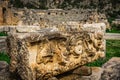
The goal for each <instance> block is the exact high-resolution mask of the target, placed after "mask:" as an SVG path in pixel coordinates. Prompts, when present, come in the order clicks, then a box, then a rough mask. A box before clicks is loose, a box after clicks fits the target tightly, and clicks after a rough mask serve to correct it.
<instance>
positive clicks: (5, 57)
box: [0, 52, 10, 63]
mask: <svg viewBox="0 0 120 80" xmlns="http://www.w3.org/2000/svg"><path fill="white" fill-rule="evenodd" d="M0 61H6V62H7V63H10V58H9V56H8V55H7V54H6V53H4V52H0Z"/></svg>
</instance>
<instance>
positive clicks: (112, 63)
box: [100, 57, 120, 80]
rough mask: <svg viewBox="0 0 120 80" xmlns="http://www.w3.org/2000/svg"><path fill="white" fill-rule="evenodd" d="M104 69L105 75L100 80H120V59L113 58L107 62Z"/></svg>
mask: <svg viewBox="0 0 120 80" xmlns="http://www.w3.org/2000/svg"><path fill="white" fill-rule="evenodd" d="M102 68H103V69H104V70H103V73H102V76H101V79H100V80H120V58H119V57H113V58H112V59H110V60H109V61H108V62H106V63H105V64H104V65H103V66H102Z"/></svg>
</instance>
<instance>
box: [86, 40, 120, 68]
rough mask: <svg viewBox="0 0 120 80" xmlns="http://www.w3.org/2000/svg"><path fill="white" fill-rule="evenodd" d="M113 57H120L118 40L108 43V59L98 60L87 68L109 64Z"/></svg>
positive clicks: (108, 41)
mask: <svg viewBox="0 0 120 80" xmlns="http://www.w3.org/2000/svg"><path fill="white" fill-rule="evenodd" d="M112 57H120V41H117V40H107V42H106V57H105V58H103V59H102V58H101V59H98V60H96V61H94V62H92V63H89V64H87V66H98V67H101V66H102V65H103V64H104V63H105V62H107V61H108V60H109V59H111V58H112Z"/></svg>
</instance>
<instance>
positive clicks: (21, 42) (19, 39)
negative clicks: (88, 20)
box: [7, 23, 106, 80]
mask: <svg viewBox="0 0 120 80" xmlns="http://www.w3.org/2000/svg"><path fill="white" fill-rule="evenodd" d="M76 24H77V23H76ZM89 25H91V26H90V27H89ZM105 26H106V25H105V24H103V23H101V24H100V23H99V24H98V25H97V23H96V24H87V25H81V26H80V25H74V23H69V25H61V26H56V27H45V28H42V29H40V30H39V31H36V32H34V33H12V34H10V35H9V36H8V41H7V42H8V51H9V55H10V57H11V62H10V67H9V70H10V71H11V72H13V73H14V72H16V70H17V73H18V74H19V75H20V76H21V78H22V79H23V80H36V79H38V80H41V79H42V80H44V79H48V78H51V77H53V76H56V75H58V74H62V73H64V72H66V71H70V70H72V69H75V68H77V67H79V66H81V65H84V64H86V63H89V62H92V61H94V60H96V59H98V58H100V57H104V56H105V53H104V52H105V40H104V32H105ZM87 27H88V28H87Z"/></svg>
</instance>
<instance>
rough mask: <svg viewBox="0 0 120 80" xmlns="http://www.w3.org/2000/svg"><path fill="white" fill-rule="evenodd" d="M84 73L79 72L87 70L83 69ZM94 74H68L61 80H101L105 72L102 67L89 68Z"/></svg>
mask: <svg viewBox="0 0 120 80" xmlns="http://www.w3.org/2000/svg"><path fill="white" fill-rule="evenodd" d="M81 69H82V71H79V72H83V73H85V72H84V70H86V69H85V68H81ZM88 69H90V70H91V71H92V72H91V74H89V75H80V74H74V73H72V74H68V75H63V76H62V77H61V78H60V80H99V79H100V78H101V73H102V72H103V69H102V68H100V67H91V68H90V67H88Z"/></svg>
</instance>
